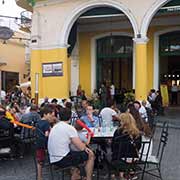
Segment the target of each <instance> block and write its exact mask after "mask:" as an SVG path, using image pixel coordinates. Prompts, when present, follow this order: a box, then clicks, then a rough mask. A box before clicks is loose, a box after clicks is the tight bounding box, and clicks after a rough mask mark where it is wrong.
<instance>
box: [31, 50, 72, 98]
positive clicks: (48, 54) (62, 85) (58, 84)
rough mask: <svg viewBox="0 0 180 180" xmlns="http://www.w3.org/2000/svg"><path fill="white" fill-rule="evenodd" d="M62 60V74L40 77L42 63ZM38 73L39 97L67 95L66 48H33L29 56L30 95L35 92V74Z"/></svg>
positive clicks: (65, 96) (61, 96)
mask: <svg viewBox="0 0 180 180" xmlns="http://www.w3.org/2000/svg"><path fill="white" fill-rule="evenodd" d="M50 62H63V76H58V77H42V63H50ZM36 73H39V98H44V97H45V96H47V97H49V98H67V97H68V96H69V78H68V76H69V75H68V59H67V49H66V48H61V49H53V50H33V51H32V56H31V79H32V80H31V81H32V96H34V93H35V74H36Z"/></svg>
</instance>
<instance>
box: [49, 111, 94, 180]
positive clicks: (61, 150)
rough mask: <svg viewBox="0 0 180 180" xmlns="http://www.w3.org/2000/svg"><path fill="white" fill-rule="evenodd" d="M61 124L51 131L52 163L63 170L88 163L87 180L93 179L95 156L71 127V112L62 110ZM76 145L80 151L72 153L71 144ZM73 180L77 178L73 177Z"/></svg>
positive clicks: (50, 149)
mask: <svg viewBox="0 0 180 180" xmlns="http://www.w3.org/2000/svg"><path fill="white" fill-rule="evenodd" d="M59 117H60V122H59V123H57V124H56V125H55V126H54V127H53V128H52V130H51V132H50V134H49V140H48V152H49V156H50V162H51V163H52V164H54V165H56V166H59V167H61V168H65V167H70V166H75V167H76V166H77V165H79V164H81V163H83V162H86V165H85V171H86V176H87V180H91V179H92V172H93V166H94V154H93V152H92V151H91V150H90V149H89V148H87V147H86V145H85V144H84V143H82V141H81V140H80V139H79V137H78V133H77V130H76V129H75V128H74V127H73V126H71V125H69V122H70V118H71V111H70V110H69V109H67V108H62V109H61V111H60V112H59ZM71 143H72V144H74V145H75V146H76V148H78V149H79V150H80V151H71V150H70V144H71ZM72 180H75V178H74V177H73V176H72Z"/></svg>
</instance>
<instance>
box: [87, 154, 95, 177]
mask: <svg viewBox="0 0 180 180" xmlns="http://www.w3.org/2000/svg"><path fill="white" fill-rule="evenodd" d="M94 159H95V156H94V153H93V152H92V151H89V152H88V160H87V162H86V166H85V170H86V176H87V180H91V179H92V174H93V168H94Z"/></svg>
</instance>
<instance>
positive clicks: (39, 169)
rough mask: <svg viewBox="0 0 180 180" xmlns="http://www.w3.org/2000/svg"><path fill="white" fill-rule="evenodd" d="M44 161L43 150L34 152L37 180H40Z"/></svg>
mask: <svg viewBox="0 0 180 180" xmlns="http://www.w3.org/2000/svg"><path fill="white" fill-rule="evenodd" d="M44 160H45V150H44V149H37V150H36V161H37V180H42V166H43V162H44Z"/></svg>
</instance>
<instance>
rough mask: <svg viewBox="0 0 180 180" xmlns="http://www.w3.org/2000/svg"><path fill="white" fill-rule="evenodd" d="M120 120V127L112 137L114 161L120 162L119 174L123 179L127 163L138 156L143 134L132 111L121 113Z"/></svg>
mask: <svg viewBox="0 0 180 180" xmlns="http://www.w3.org/2000/svg"><path fill="white" fill-rule="evenodd" d="M119 121H120V127H119V128H118V129H117V130H116V131H115V132H114V136H113V139H112V162H113V161H114V162H116V161H117V162H118V166H119V167H118V170H119V176H120V179H122V180H123V179H124V172H125V170H126V169H127V163H132V159H133V158H137V157H138V151H139V149H140V147H141V135H140V131H139V130H138V128H137V127H136V122H135V120H134V118H133V116H132V115H131V114H130V113H128V112H126V113H122V114H120V116H119Z"/></svg>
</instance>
